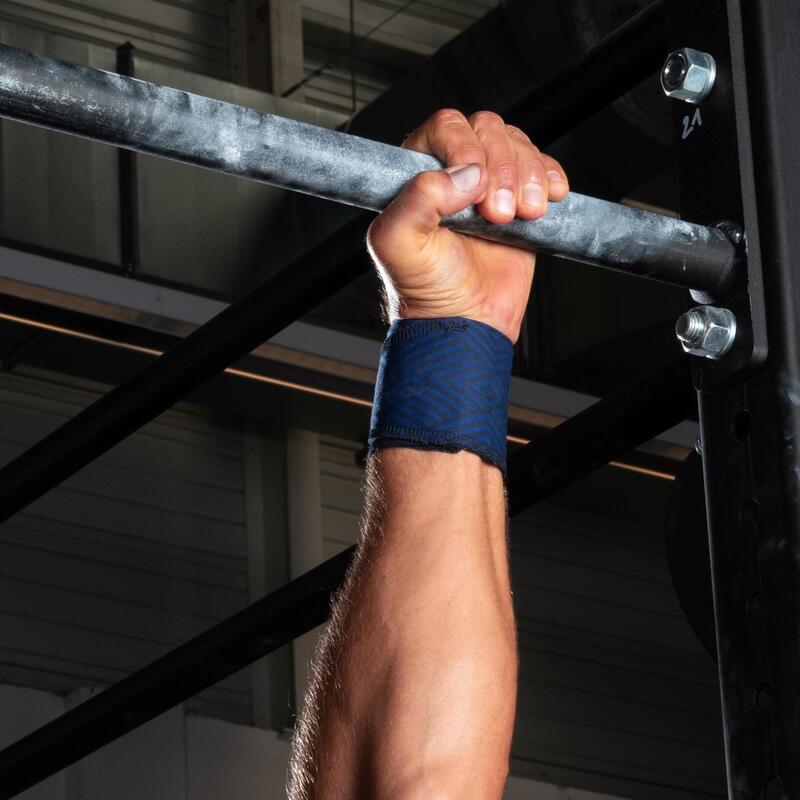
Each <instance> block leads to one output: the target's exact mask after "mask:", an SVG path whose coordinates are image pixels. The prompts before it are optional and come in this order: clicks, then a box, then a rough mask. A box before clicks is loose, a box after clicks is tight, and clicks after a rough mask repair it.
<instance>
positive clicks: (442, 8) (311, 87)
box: [302, 0, 498, 113]
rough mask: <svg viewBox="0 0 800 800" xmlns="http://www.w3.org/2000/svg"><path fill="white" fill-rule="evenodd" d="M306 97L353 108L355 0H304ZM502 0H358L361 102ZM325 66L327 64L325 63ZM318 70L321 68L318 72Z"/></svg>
mask: <svg viewBox="0 0 800 800" xmlns="http://www.w3.org/2000/svg"><path fill="white" fill-rule="evenodd" d="M302 3H303V40H304V42H303V44H304V60H305V71H306V76H312V75H313V77H311V78H310V80H309V81H308V83H307V84H306V85H305V87H304V92H305V99H306V101H307V102H309V103H312V104H314V105H319V106H322V107H324V108H330V109H333V110H336V111H341V112H343V113H352V111H353V87H352V80H351V64H350V51H351V38H350V2H349V0H302ZM497 5H498V0H414V2H411V3H409V2H407V0H356V2H355V3H354V12H355V13H354V34H355V36H354V47H353V50H352V54H353V71H354V72H355V84H356V85H355V90H356V107H357V108H361V107H362V106H363V105H365V104H367V103H369V102H371V101H372V100H374V99H375V98H376V97H377V96H378V95H380V94H381V93H382V92H383V91H385V90H386V89H387V88H388V87H389V86H391V85H392V84H393V83H394V82H395V81H396V80H398V79H399V78H401V77H402V76H403V75H405V74H406V73H407V72H408V71H409V70H410V69H413V67H415V66H416V65H417V64H419V63H420V62H421V61H422V60H424V59H425V58H427V57H428V56H430V55H432V54H433V53H435V52H436V50H438V49H439V48H440V47H441V46H442V45H443V44H445V43H446V42H448V41H450V39H452V38H453V37H454V36H456V35H457V34H459V33H460V32H461V31H462V30H464V28H467V27H469V25H471V24H472V23H473V22H475V21H476V20H478V19H480V17H482V16H483V15H484V14H486V12H487V11H489V10H491V9H492V8H494V7H496V6H497ZM323 67H324V69H323ZM315 73H318V74H315Z"/></svg>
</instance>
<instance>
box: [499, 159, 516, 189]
mask: <svg viewBox="0 0 800 800" xmlns="http://www.w3.org/2000/svg"><path fill="white" fill-rule="evenodd" d="M492 174H493V175H494V178H495V181H496V182H497V183H501V184H503V185H506V184H512V183H516V181H517V177H518V175H519V167H518V166H517V162H516V161H512V160H511V159H503V160H501V161H496V162H495V163H494V164H492Z"/></svg>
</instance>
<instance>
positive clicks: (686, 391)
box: [508, 355, 696, 514]
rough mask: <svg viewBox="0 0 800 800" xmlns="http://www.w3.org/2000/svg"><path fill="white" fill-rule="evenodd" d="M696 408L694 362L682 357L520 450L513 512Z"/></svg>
mask: <svg viewBox="0 0 800 800" xmlns="http://www.w3.org/2000/svg"><path fill="white" fill-rule="evenodd" d="M695 411H696V401H695V396H694V392H693V391H692V384H691V374H690V369H689V363H688V360H687V359H686V358H685V357H684V356H682V355H681V356H676V357H674V358H672V359H670V360H669V361H666V362H665V363H663V364H660V365H659V366H658V367H656V368H655V369H652V370H650V371H649V372H646V373H645V374H644V375H642V376H641V377H640V378H637V379H636V380H635V381H632V382H630V383H628V384H626V385H625V386H623V387H622V388H621V389H618V390H617V391H616V392H614V393H613V394H610V395H609V396H608V397H604V398H603V399H602V400H599V401H598V402H596V403H594V404H593V405H591V406H590V407H589V408H587V409H586V410H585V411H582V412H581V413H580V414H576V415H575V416H574V417H571V418H570V419H568V420H565V421H564V422H562V423H561V424H560V425H558V426H557V427H555V428H552V429H551V430H549V431H547V433H545V434H543V435H542V436H541V437H539V438H538V439H537V440H536V441H535V442H533V443H532V444H530V445H528V446H526V447H524V448H522V449H521V450H519V451H518V452H516V453H515V454H514V457H513V458H512V459H511V461H510V464H509V472H508V486H509V504H510V512H511V514H517V513H519V512H520V511H522V510H523V509H525V508H528V507H529V506H531V505H533V504H534V503H538V502H539V501H540V500H543V499H544V498H545V497H548V496H549V495H551V494H552V493H553V492H555V491H556V490H558V489H560V488H562V487H563V486H567V485H568V484H570V483H573V482H574V481H576V480H578V479H579V478H582V477H583V476H584V475H586V474H588V473H589V472H592V471H594V470H595V469H598V468H599V467H602V466H605V465H606V464H607V463H608V462H609V461H612V460H614V459H615V458H618V457H619V456H623V455H625V454H626V453H628V452H629V451H630V450H633V449H634V447H637V446H638V445H640V444H643V443H644V442H649V441H650V440H651V439H655V438H656V437H657V436H658V435H660V434H661V433H663V432H664V431H665V430H667V429H668V428H671V427H672V426H673V425H677V424H678V423H679V422H683V421H684V420H685V419H687V418H688V417H690V416H691V415H692V414H694V413H695ZM631 442H636V444H634V445H632V446H631Z"/></svg>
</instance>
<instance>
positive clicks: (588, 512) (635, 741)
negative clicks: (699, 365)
mask: <svg viewBox="0 0 800 800" xmlns="http://www.w3.org/2000/svg"><path fill="white" fill-rule="evenodd" d="M359 447H360V446H359V445H357V444H356V443H354V442H345V441H342V440H337V439H331V438H323V439H322V440H321V444H320V473H321V494H322V507H323V536H324V551H325V557H326V558H329V557H330V556H332V555H334V554H335V553H337V552H339V551H340V550H341V549H343V548H344V547H346V546H348V545H350V544H352V543H353V542H354V541H355V540H356V537H357V535H358V515H359V512H360V508H361V488H360V482H361V477H362V471H361V469H360V468H358V467H357V466H356V465H355V460H354V456H355V452H356V451H357V449H358V448H359ZM670 485H671V484H669V483H666V482H662V481H658V480H654V479H652V478H645V477H642V476H637V475H633V474H631V473H627V472H623V471H621V470H615V469H612V468H609V469H606V470H603V471H601V472H599V473H596V475H595V476H593V477H591V478H589V479H586V480H584V481H582V482H581V483H580V484H578V485H576V486H574V487H572V488H571V489H568V490H566V491H565V492H562V493H561V494H560V495H558V496H556V497H554V498H552V499H551V500H550V501H548V502H547V503H543V504H541V505H539V506H537V507H536V508H534V509H531V510H530V511H529V512H527V513H526V514H524V515H522V516H520V517H518V518H516V519H515V520H514V521H513V523H512V540H511V541H512V571H513V575H514V592H515V604H516V609H517V615H518V628H519V643H520V662H521V663H520V670H521V672H520V694H519V708H518V714H517V728H516V733H515V743H514V771H515V772H516V773H517V774H521V775H525V776H527V777H535V778H541V779H546V780H551V781H553V782H555V783H563V784H573V785H577V786H584V787H589V788H593V789H595V790H602V791H608V792H612V793H615V794H619V795H623V796H631V797H643V798H659V799H661V800H668V799H670V800H672V799H673V798H701V797H722V796H723V795H724V773H723V762H722V759H723V755H722V742H721V730H722V728H721V722H720V718H719V697H718V690H717V682H716V668H715V665H714V664H713V662H712V661H711V659H709V657H708V655H707V654H706V653H705V652H704V651H703V650H702V648H701V646H700V645H699V643H698V642H697V641H696V639H695V637H694V634H693V633H692V631H691V629H690V627H689V625H688V623H687V622H686V620H685V618H684V616H683V614H682V612H681V609H680V607H679V604H678V601H677V598H676V595H675V592H674V589H673V587H672V583H671V579H670V576H669V572H668V567H667V562H666V557H665V553H664V535H663V523H664V511H665V507H666V502H667V497H668V492H669V487H670Z"/></svg>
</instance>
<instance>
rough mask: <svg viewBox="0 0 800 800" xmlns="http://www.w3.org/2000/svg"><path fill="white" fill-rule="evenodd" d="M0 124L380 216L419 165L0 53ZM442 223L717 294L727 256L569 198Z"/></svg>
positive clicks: (95, 74) (376, 148)
mask: <svg viewBox="0 0 800 800" xmlns="http://www.w3.org/2000/svg"><path fill="white" fill-rule="evenodd" d="M0 116H4V117H7V118H9V119H14V120H18V121H21V122H28V123H33V124H35V125H41V126H44V127H47V128H52V129H53V130H57V131H61V132H62V133H70V134H74V135H76V136H81V137H84V138H87V139H94V140H97V141H101V142H106V143H108V144H113V145H117V146H119V147H124V148H128V149H131V150H136V151H138V152H142V153H149V154H151V155H157V156H163V157H165V158H170V159H174V160H176V161H182V162H184V163H187V164H193V165H195V166H200V167H206V168H208V169H213V170H218V171H220V172H225V173H227V174H230V175H238V176H240V177H243V178H249V179H251V180H256V181H260V182H263V183H268V184H271V185H273V186H280V187H283V188H286V189H291V190H293V191H298V192H304V193H306V194H312V195H316V196H318V197H322V198H326V199H328V200H335V201H337V202H340V203H346V204H349V205H354V206H359V207H361V208H365V209H369V210H372V211H380V210H382V209H384V208H385V207H386V206H387V205H388V204H389V203H390V202H391V200H392V199H393V198H394V197H395V196H396V195H397V193H398V192H399V191H400V190H401V189H402V187H403V186H404V185H405V184H406V183H407V182H408V181H409V180H410V179H411V178H413V177H414V176H415V175H416V174H418V173H419V172H422V171H425V170H431V169H439V168H440V167H441V166H442V165H441V164H440V162H439V161H437V160H436V159H435V158H433V157H432V156H429V155H424V154H422V153H415V152H412V151H409V150H403V149H401V148H398V147H393V146H391V145H387V144H383V143H380V142H373V141H370V140H367V139H362V138H360V137H357V136H352V135H349V134H346V133H341V132H339V131H332V130H328V129H326V128H320V127H316V126H314V125H308V124H306V123H303V122H297V121H296V120H290V119H284V118H283V117H279V116H275V115H274V114H264V113H260V112H258V111H254V110H252V109H249V108H244V107H242V106H235V105H231V104H230V103H224V102H221V101H219V100H213V99H211V98H208V97H201V96H199V95H195V94H190V93H189V92H183V91H179V90H177V89H170V88H168V87H165V86H159V85H157V84H154V83H148V82H146V81H141V80H137V79H136V78H130V77H126V76H122V75H116V74H114V73H110V72H104V71H103V70H99V69H93V68H91V67H83V66H78V65H76V64H70V63H67V62H64V61H58V60H56V59H53V58H48V57H46V56H42V55H38V54H35V53H29V52H27V51H24V50H18V49H16V48H13V47H0ZM445 224H446V225H447V226H449V227H451V228H453V229H455V230H458V231H460V232H463V233H469V234H473V235H475V236H481V237H483V238H488V239H494V240H496V241H502V242H507V243H509V244H513V245H516V246H519V247H525V248H528V249H533V250H537V251H539V252H544V253H551V254H553V255H557V256H563V257H566V258H571V259H574V260H577V261H583V262H586V263H589V264H594V265H597V266H602V267H609V268H612V269H617V270H622V271H624V272H628V273H631V274H635V275H640V276H643V277H647V278H652V279H655V280H659V281H664V282H667V283H673V284H676V285H678V286H684V287H686V288H691V289H702V290H705V291H707V292H710V293H712V294H718V293H720V292H722V291H723V290H724V289H726V288H728V287H729V286H730V285H731V283H732V282H733V280H734V277H735V269H736V253H735V248H734V247H733V245H732V244H731V243H730V242H729V241H728V239H727V237H726V236H725V234H724V233H722V232H721V231H720V230H717V229H715V228H709V227H705V226H702V225H695V224H692V223H689V222H684V221H682V220H677V219H673V218H671V217H666V216H662V215H659V214H653V213H651V212H647V211H643V210H641V209H638V208H631V207H628V206H623V205H618V204H616V203H610V202H608V201H605V200H599V199H597V198H593V197H586V196H584V195H580V194H577V193H575V192H573V193H571V194H570V195H569V196H568V197H567V199H566V200H563V201H562V202H560V203H554V204H552V205H551V208H550V210H549V211H548V213H547V214H546V215H545V216H544V217H542V218H541V219H538V220H536V221H526V220H519V219H518V220H514V221H513V222H510V223H508V224H506V225H492V224H490V223H488V222H486V220H484V219H483V218H482V217H481V216H480V214H478V212H477V211H476V210H475V209H474V208H469V209H466V210H465V211H463V212H461V213H459V214H456V215H454V216H452V217H450V218H448V219H447V220H446V222H445Z"/></svg>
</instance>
